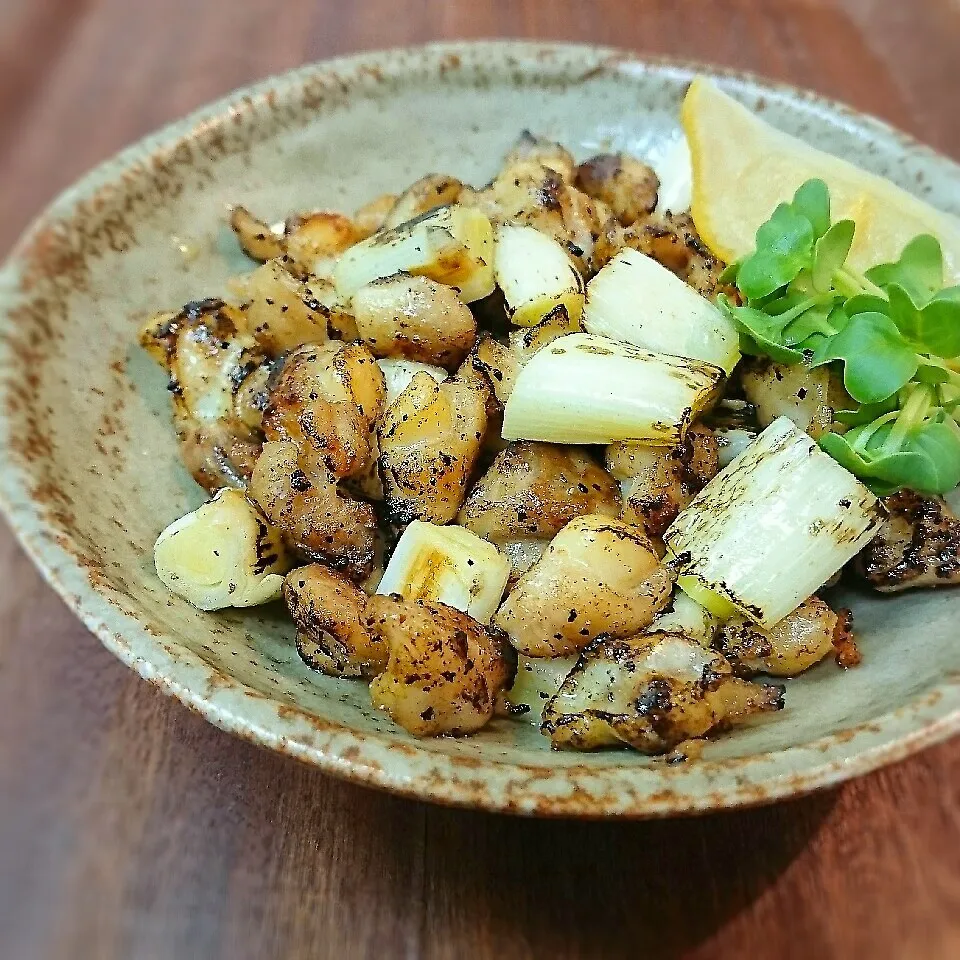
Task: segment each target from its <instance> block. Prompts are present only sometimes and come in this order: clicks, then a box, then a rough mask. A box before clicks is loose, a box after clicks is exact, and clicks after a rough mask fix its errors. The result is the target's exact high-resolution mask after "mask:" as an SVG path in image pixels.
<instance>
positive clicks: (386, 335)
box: [352, 273, 477, 370]
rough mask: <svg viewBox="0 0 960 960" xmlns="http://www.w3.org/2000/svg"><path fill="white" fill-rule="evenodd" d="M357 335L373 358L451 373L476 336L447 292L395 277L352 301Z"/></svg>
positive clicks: (464, 310) (465, 311) (469, 317)
mask: <svg viewBox="0 0 960 960" xmlns="http://www.w3.org/2000/svg"><path fill="white" fill-rule="evenodd" d="M352 302H353V311H354V316H355V317H356V322H357V330H358V332H359V334H360V337H361V339H362V340H363V342H364V343H365V344H366V345H367V346H368V347H369V348H370V350H371V351H372V353H373V354H374V356H377V357H394V358H406V359H407V360H417V361H419V362H421V363H432V364H436V365H437V366H441V367H446V368H447V369H451V370H452V369H455V368H456V367H457V365H458V364H460V363H461V362H462V361H463V359H464V357H466V355H467V353H469V351H470V348H471V347H472V346H473V344H474V341H475V340H476V337H477V323H476V321H475V320H474V318H473V314H472V313H471V312H470V309H469V307H467V305H466V304H465V303H464V302H463V301H462V300H461V299H460V298H459V297H458V296H457V294H456V291H455V290H454V289H453V288H452V287H448V286H446V285H444V284H441V283H437V282H436V281H434V280H430V279H428V278H427V277H411V276H409V275H407V274H403V273H398V274H396V275H394V276H392V277H385V278H383V279H382V280H374V281H373V282H372V283H368V284H366V285H365V286H363V287H361V288H360V289H359V290H358V291H357V292H356V294H355V295H354V297H353V301H352Z"/></svg>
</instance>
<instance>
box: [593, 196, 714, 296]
mask: <svg viewBox="0 0 960 960" xmlns="http://www.w3.org/2000/svg"><path fill="white" fill-rule="evenodd" d="M624 247H630V248H631V249H633V250H637V251H638V252H640V253H642V254H645V255H646V256H648V257H653V259H654V260H656V261H657V263H659V264H662V265H663V266H664V267H666V268H667V269H668V270H670V271H672V272H673V273H674V274H676V275H677V276H678V277H679V278H680V279H681V280H683V281H684V282H685V283H687V284H688V285H689V286H691V287H693V289H694V290H696V291H697V293H699V294H700V295H701V296H704V297H707V299H710V300H712V299H713V298H714V297H715V296H716V294H717V293H720V292H722V291H723V289H724V288H723V286H722V285H721V283H720V274H722V273H723V270H724V264H723V263H721V262H720V261H719V260H718V259H717V258H716V257H715V256H713V254H711V253H710V251H709V250H708V249H707V248H706V246H705V245H704V243H703V241H702V240H701V239H700V235H699V234H698V233H697V228H696V227H695V226H694V225H693V219H692V218H691V217H690V215H689V214H687V213H666V214H663V215H662V216H653V217H651V218H649V219H647V220H640V221H637V222H636V223H635V224H634V225H633V226H632V227H627V228H626V229H624V228H623V227H621V226H620V224H619V223H617V222H616V221H614V222H613V223H612V224H611V223H608V224H607V225H606V229H605V230H604V231H603V233H602V235H601V236H600V238H599V239H598V241H597V245H596V251H595V254H594V268H595V269H597V270H599V269H600V267H602V266H603V265H604V264H606V263H607V262H608V261H610V260H611V259H613V257H615V256H616V255H617V253H619V252H620V251H621V250H622V249H623V248H624Z"/></svg>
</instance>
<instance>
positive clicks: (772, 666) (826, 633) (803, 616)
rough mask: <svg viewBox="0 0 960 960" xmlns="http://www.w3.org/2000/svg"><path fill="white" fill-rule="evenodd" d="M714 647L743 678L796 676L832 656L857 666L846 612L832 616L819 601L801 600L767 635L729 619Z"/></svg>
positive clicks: (844, 663) (751, 624)
mask: <svg viewBox="0 0 960 960" xmlns="http://www.w3.org/2000/svg"><path fill="white" fill-rule="evenodd" d="M715 645H716V647H717V649H718V650H719V651H720V653H722V654H723V655H724V656H725V657H726V658H727V659H728V660H729V661H730V662H731V663H732V664H733V666H734V669H735V670H736V671H737V673H738V674H740V675H741V676H753V675H754V674H757V673H769V674H772V675H773V676H775V677H795V676H797V674H799V673H803V671H804V670H807V669H809V668H810V667H812V666H813V665H814V664H816V663H819V662H820V661H821V660H823V659H824V657H826V656H827V655H828V654H830V653H833V654H835V655H836V656H837V660H838V662H839V663H840V665H841V666H852V665H853V664H854V663H857V662H859V654H858V653H857V648H856V644H855V642H854V640H853V631H852V630H851V615H850V611H849V610H841V611H839V612H838V613H834V612H833V610H831V609H830V608H829V607H828V606H827V605H826V604H825V603H824V602H823V601H822V600H821V599H820V598H819V597H810V598H809V599H808V600H805V601H804V602H803V603H802V604H800V606H799V607H797V609H796V610H794V611H793V613H791V614H790V615H789V616H787V617H784V619H783V620H781V621H780V622H779V623H778V624H776V626H774V627H773V628H772V629H771V630H763V629H761V628H760V627H758V626H757V625H756V624H755V623H751V622H750V621H747V620H744V619H735V620H728V621H727V622H726V623H725V624H724V625H723V626H722V627H721V628H720V631H719V633H718V634H717V638H716V641H715Z"/></svg>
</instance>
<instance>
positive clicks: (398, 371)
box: [377, 357, 450, 407]
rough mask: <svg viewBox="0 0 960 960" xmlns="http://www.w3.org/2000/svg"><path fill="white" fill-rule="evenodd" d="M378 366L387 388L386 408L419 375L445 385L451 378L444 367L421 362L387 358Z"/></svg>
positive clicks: (380, 361) (379, 361)
mask: <svg viewBox="0 0 960 960" xmlns="http://www.w3.org/2000/svg"><path fill="white" fill-rule="evenodd" d="M377 366H378V367H379V368H380V369H381V370H382V371H383V379H384V382H385V384H386V388H387V397H386V402H385V405H386V406H388V407H389V406H390V404H391V403H393V401H394V400H396V399H397V397H399V396H400V394H401V393H403V391H404V390H406V389H407V387H409V386H410V381H411V380H412V379H413V378H414V377H415V376H416V375H417V374H418V373H426V374H427V375H428V376H431V377H433V379H434V380H436V381H437V383H443V381H444V380H446V379H447V377H449V376H450V374H449V373H447V371H446V370H444V369H443V367H435V366H434V365H433V364H432V363H420V361H419V360H401V359H394V358H393V357H386V358H385V359H383V360H378V361H377Z"/></svg>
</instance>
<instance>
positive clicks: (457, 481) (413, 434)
mask: <svg viewBox="0 0 960 960" xmlns="http://www.w3.org/2000/svg"><path fill="white" fill-rule="evenodd" d="M486 429H487V411H486V405H485V397H484V393H483V390H482V389H481V388H480V387H479V386H478V385H477V384H476V383H472V382H470V381H467V380H464V379H462V378H460V377H452V378H451V379H449V380H445V381H444V382H443V383H439V384H438V383H437V381H436V380H434V379H433V377H431V376H429V375H428V374H426V373H417V374H415V375H414V377H413V379H412V380H411V381H410V383H409V385H408V386H407V388H406V389H405V390H404V391H403V393H401V394H400V396H399V397H397V399H396V400H395V401H394V402H393V403H392V404H391V405H390V406H389V407H388V408H387V410H386V412H385V413H384V415H383V420H382V423H381V426H380V433H379V438H380V477H381V480H382V481H383V490H384V499H385V501H386V506H387V513H388V515H389V518H390V520H391V521H392V522H393V523H395V524H397V525H404V524H407V523H409V522H410V521H411V520H428V521H430V522H432V523H449V522H450V521H451V520H452V519H453V518H454V517H455V516H456V515H457V512H458V511H459V510H460V507H461V506H462V504H463V500H464V497H465V496H466V492H467V485H468V483H469V482H470V479H471V477H472V474H473V471H474V467H475V465H476V462H477V458H478V456H479V454H480V448H481V446H482V444H483V437H484V433H485V432H486Z"/></svg>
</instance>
